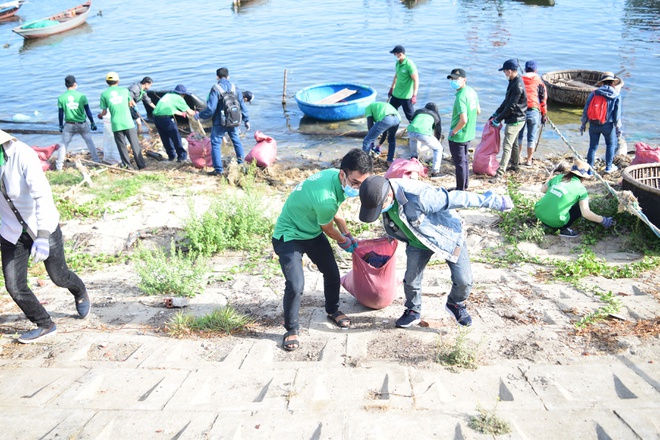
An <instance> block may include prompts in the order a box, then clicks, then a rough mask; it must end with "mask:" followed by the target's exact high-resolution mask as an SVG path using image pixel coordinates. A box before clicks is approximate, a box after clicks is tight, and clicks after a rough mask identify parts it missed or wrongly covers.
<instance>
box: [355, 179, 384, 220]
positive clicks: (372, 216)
mask: <svg viewBox="0 0 660 440" xmlns="http://www.w3.org/2000/svg"><path fill="white" fill-rule="evenodd" d="M389 190H390V183H389V182H388V181H387V179H386V178H384V177H383V176H369V177H367V178H366V179H365V180H364V182H362V185H360V204H361V206H360V220H361V221H363V222H365V223H371V222H374V221H376V219H377V218H378V217H379V216H380V214H381V211H382V210H383V202H384V201H385V199H386V198H387V194H388V192H389Z"/></svg>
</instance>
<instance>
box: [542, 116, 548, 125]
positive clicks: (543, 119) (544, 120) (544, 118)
mask: <svg viewBox="0 0 660 440" xmlns="http://www.w3.org/2000/svg"><path fill="white" fill-rule="evenodd" d="M546 122H548V115H541V124H543V125H545V123H546Z"/></svg>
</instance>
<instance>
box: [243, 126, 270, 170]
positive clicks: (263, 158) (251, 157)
mask: <svg viewBox="0 0 660 440" xmlns="http://www.w3.org/2000/svg"><path fill="white" fill-rule="evenodd" d="M254 140H256V141H257V145H255V146H254V147H252V149H251V150H250V152H249V153H248V155H247V156H245V162H247V163H252V162H253V161H255V160H256V161H257V166H259V167H261V168H266V167H269V166H271V165H272V164H274V163H275V160H277V157H276V156H277V142H275V139H273V138H272V137H270V136H266V135H265V134H263V133H262V132H260V131H256V132H255V133H254Z"/></svg>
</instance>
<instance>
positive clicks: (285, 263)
mask: <svg viewBox="0 0 660 440" xmlns="http://www.w3.org/2000/svg"><path fill="white" fill-rule="evenodd" d="M272 243H273V250H275V253H276V254H277V256H278V257H279V258H280V267H281V268H282V273H283V274H284V279H285V283H284V300H283V306H284V328H286V329H287V331H289V330H298V329H299V328H300V322H299V319H298V318H299V316H298V315H299V314H300V299H301V297H302V294H303V290H305V274H304V272H303V265H302V257H303V254H307V256H308V257H309V259H310V260H312V263H314V264H315V265H316V267H318V269H319V271H320V272H321V273H322V274H323V293H324V294H325V311H326V313H328V315H331V314H333V313H335V312H336V311H337V310H339V287H340V285H341V284H340V278H339V268H338V267H337V262H336V261H335V256H334V254H333V253H332V248H331V247H330V243H329V242H328V238H327V237H326V236H325V234H323V233H321V234H320V235H319V236H318V237H314V238H312V239H311V240H289V241H284V240H283V239H281V238H280V239H277V238H273V239H272Z"/></svg>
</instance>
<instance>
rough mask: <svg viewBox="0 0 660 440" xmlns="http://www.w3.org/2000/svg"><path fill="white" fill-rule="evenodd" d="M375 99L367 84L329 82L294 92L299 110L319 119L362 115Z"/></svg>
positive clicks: (347, 117)
mask: <svg viewBox="0 0 660 440" xmlns="http://www.w3.org/2000/svg"><path fill="white" fill-rule="evenodd" d="M375 100H376V91H375V90H374V89H372V88H371V87H369V86H363V85H360V84H351V83H329V84H318V85H315V86H310V87H306V88H304V89H302V90H299V91H298V93H296V102H297V103H298V107H299V108H300V110H301V111H302V112H303V113H304V114H305V115H307V116H309V117H310V118H314V119H318V120H321V121H343V120H346V119H354V118H359V117H362V116H364V110H365V109H366V108H367V106H368V105H369V104H371V103H372V102H374V101H375Z"/></svg>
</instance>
